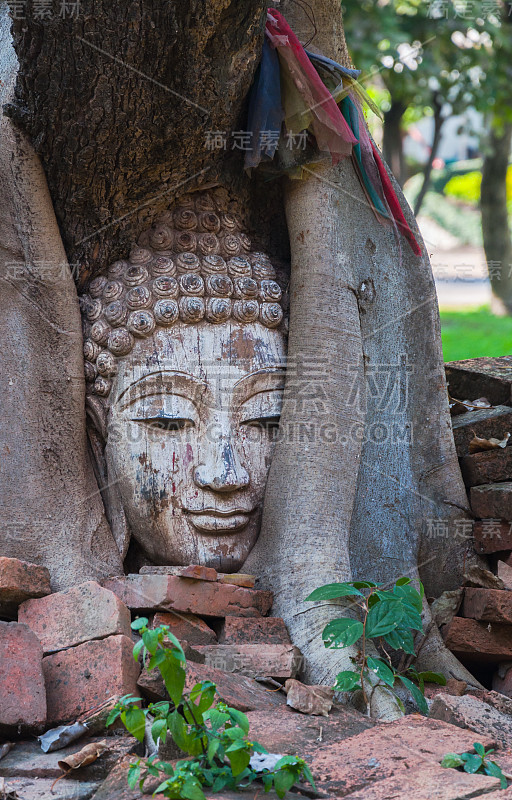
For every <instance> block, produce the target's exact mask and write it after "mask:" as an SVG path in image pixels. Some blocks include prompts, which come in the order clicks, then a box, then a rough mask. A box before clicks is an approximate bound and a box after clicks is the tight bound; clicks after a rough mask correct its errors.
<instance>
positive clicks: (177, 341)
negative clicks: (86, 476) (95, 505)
mask: <svg viewBox="0 0 512 800" xmlns="http://www.w3.org/2000/svg"><path fill="white" fill-rule="evenodd" d="M223 206H224V207H225V203H224V202H223V201H222V196H221V199H220V200H219V199H218V197H217V196H216V195H215V193H213V194H211V193H210V194H205V193H200V194H199V193H198V194H192V195H189V196H188V197H186V198H183V199H182V200H180V201H179V203H178V204H177V205H176V207H175V208H173V209H171V210H169V211H166V212H164V213H163V214H161V215H160V216H159V217H158V218H157V220H156V222H155V224H154V225H153V227H152V228H151V229H150V230H148V231H145V232H144V233H143V234H142V236H141V237H140V238H139V241H138V243H137V245H135V246H134V247H133V249H132V251H131V254H130V257H129V259H128V260H126V261H124V260H121V261H116V262H115V263H114V264H112V265H111V266H110V267H109V268H108V270H107V271H106V272H105V274H101V275H99V276H97V277H95V278H94V279H93V280H92V281H91V283H90V285H89V288H88V292H87V294H85V295H83V296H82V298H81V308H82V316H83V320H84V355H85V372H86V381H87V410H88V430H89V439H90V443H91V447H92V452H93V456H94V462H95V468H96V475H97V478H98V482H99V485H100V489H101V491H102V495H103V499H104V502H105V507H106V510H107V516H108V518H109V521H110V524H111V527H112V530H113V533H114V536H115V538H116V541H117V543H118V546H119V548H120V550H121V551H122V553H123V555H124V554H125V553H126V550H127V547H128V542H129V541H130V540H132V543H133V542H135V543H136V549H137V550H138V552H139V560H140V563H148V562H149V563H153V564H160V565H187V564H192V563H194V564H205V565H207V566H213V567H216V568H218V569H219V570H222V571H225V572H232V571H236V570H239V569H240V568H241V567H242V565H243V563H244V561H245V559H246V558H247V556H248V554H249V552H250V550H251V548H252V547H253V545H254V543H255V542H256V539H257V537H258V533H259V528H260V520H261V511H262V504H263V496H264V491H265V484H266V480H267V475H268V470H269V467H270V462H271V458H272V451H273V447H274V444H275V438H276V432H277V426H278V423H279V416H280V410H281V403H282V392H283V384H284V371H285V358H286V335H285V329H284V314H283V308H282V290H281V287H280V285H279V283H277V282H276V280H275V278H276V274H275V269H274V267H273V266H272V264H271V263H270V260H269V259H268V257H267V256H265V255H264V254H262V253H258V252H252V251H251V245H250V241H249V239H248V237H247V236H246V235H245V234H244V233H242V232H241V230H240V222H239V220H238V218H237V217H236V215H233V214H231V213H228V212H226V211H223V210H222V209H223Z"/></svg>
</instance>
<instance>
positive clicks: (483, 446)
mask: <svg viewBox="0 0 512 800" xmlns="http://www.w3.org/2000/svg"><path fill="white" fill-rule="evenodd" d="M472 433H473V438H472V439H471V441H470V443H469V452H470V453H480V452H482V451H483V450H496V449H497V448H498V447H501V448H502V449H503V448H504V447H506V446H507V444H508V440H509V439H510V433H506V434H505V436H504V438H503V439H496V438H495V437H494V436H491V438H490V439H482V438H480V436H476V435H475V432H474V431H472Z"/></svg>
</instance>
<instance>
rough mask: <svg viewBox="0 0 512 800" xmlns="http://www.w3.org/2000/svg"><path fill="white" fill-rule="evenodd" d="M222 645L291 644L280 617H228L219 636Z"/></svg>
mask: <svg viewBox="0 0 512 800" xmlns="http://www.w3.org/2000/svg"><path fill="white" fill-rule="evenodd" d="M219 642H220V643H221V644H255V643H258V642H262V643H264V644H291V641H290V635H289V633H288V631H287V630H286V625H285V624H284V621H283V620H282V619H281V618H280V617H261V618H260V619H257V618H253V619H250V618H249V619H248V618H247V617H226V619H225V620H224V622H223V624H222V629H221V632H220V634H219Z"/></svg>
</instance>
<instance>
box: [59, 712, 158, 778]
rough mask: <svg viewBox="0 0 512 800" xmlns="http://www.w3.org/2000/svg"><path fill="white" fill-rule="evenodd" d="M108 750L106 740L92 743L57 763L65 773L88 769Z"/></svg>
mask: <svg viewBox="0 0 512 800" xmlns="http://www.w3.org/2000/svg"><path fill="white" fill-rule="evenodd" d="M138 710H140V709H138ZM141 713H142V712H141ZM143 717H144V715H143ZM106 749H107V740H106V739H103V740H102V741H101V742H90V743H89V744H86V745H85V747H82V749H81V750H79V751H78V752H77V753H72V754H71V755H69V756H67V757H66V758H62V759H61V760H60V761H58V762H57V763H58V765H59V767H60V769H61V770H62V771H63V772H69V771H70V770H74V769H80V767H86V766H87V765H88V764H92V763H93V762H94V761H96V759H97V758H99V757H100V755H101V754H102V753H103V751H104V750H106Z"/></svg>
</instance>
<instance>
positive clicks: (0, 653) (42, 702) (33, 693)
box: [0, 622, 46, 736]
mask: <svg viewBox="0 0 512 800" xmlns="http://www.w3.org/2000/svg"><path fill="white" fill-rule="evenodd" d="M42 660H43V648H42V647H41V644H40V642H39V639H38V638H37V636H36V635H35V634H34V633H33V632H32V631H31V630H30V628H27V626H26V625H20V624H19V623H18V622H0V734H2V735H6V736H8V735H10V734H17V733H18V730H20V731H22V732H23V731H29V730H30V731H34V732H39V731H41V730H42V729H43V727H44V724H45V721H46V693H45V688H44V677H43V666H42Z"/></svg>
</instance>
